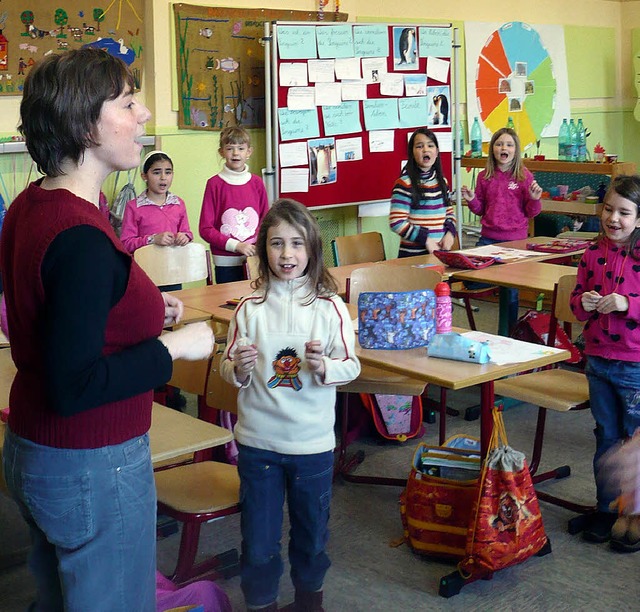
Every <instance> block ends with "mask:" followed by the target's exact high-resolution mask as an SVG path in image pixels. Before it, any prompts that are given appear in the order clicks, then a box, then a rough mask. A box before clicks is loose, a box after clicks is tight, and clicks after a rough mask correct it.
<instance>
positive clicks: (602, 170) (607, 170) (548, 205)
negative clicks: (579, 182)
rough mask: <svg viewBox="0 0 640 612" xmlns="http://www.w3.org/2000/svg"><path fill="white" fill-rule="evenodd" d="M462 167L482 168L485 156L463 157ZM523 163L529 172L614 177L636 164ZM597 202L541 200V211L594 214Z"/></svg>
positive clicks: (556, 160) (551, 161)
mask: <svg viewBox="0 0 640 612" xmlns="http://www.w3.org/2000/svg"><path fill="white" fill-rule="evenodd" d="M461 165H462V167H463V168H480V169H484V168H486V165H487V159H486V157H463V158H462V161H461ZM524 165H525V166H526V167H527V168H528V169H529V170H531V172H564V173H569V174H599V175H603V176H610V177H611V178H614V177H615V176H618V175H619V174H635V172H636V165H635V164H634V163H633V162H616V163H615V164H608V163H607V164H605V163H603V164H597V163H596V162H566V161H560V160H558V159H545V160H543V161H538V160H535V159H532V158H530V157H525V158H524ZM597 206H598V205H597V204H587V203H586V202H577V201H565V202H559V201H556V200H542V212H547V213H562V214H565V215H570V214H571V215H596V214H597Z"/></svg>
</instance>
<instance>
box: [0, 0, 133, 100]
mask: <svg viewBox="0 0 640 612" xmlns="http://www.w3.org/2000/svg"><path fill="white" fill-rule="evenodd" d="M143 18H144V0H93V1H92V2H88V1H87V0H37V2H36V0H21V1H20V2H17V1H14V2H12V3H10V4H7V3H3V4H1V5H0V95H3V96H19V95H21V94H22V89H23V87H24V79H25V77H26V75H27V74H28V73H29V70H30V69H31V67H32V66H33V65H34V64H35V63H36V62H37V61H38V60H39V59H40V58H42V57H43V56H44V55H46V54H48V53H52V52H56V53H57V52H60V51H65V50H67V49H76V48H80V47H82V46H84V45H87V44H91V45H95V46H99V47H102V48H105V49H107V50H108V51H109V52H110V53H111V54H112V55H116V56H118V57H121V58H122V59H123V60H124V61H125V62H126V63H127V64H129V66H130V67H131V70H132V72H133V76H134V79H135V82H136V88H137V89H140V82H141V79H142V41H143V40H144V35H143Z"/></svg>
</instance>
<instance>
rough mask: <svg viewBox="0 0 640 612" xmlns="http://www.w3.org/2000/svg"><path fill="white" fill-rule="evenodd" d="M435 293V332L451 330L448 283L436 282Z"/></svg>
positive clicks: (442, 332)
mask: <svg viewBox="0 0 640 612" xmlns="http://www.w3.org/2000/svg"><path fill="white" fill-rule="evenodd" d="M435 293H436V334H446V333H448V332H450V331H451V289H450V287H449V285H448V283H438V284H437V285H436V288H435Z"/></svg>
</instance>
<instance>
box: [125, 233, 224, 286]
mask: <svg viewBox="0 0 640 612" xmlns="http://www.w3.org/2000/svg"><path fill="white" fill-rule="evenodd" d="M133 258H134V259H135V260H136V262H137V263H138V264H139V265H140V267H141V268H142V269H143V270H144V271H145V272H146V273H147V275H148V276H149V278H150V279H151V280H152V281H153V282H154V283H155V284H156V285H158V286H159V287H162V286H164V285H177V284H181V283H191V282H195V281H200V280H206V281H207V285H212V284H213V275H212V272H211V257H210V256H209V250H208V249H207V248H206V247H205V246H204V245H203V244H201V243H199V242H190V243H189V244H186V245H185V246H169V247H161V246H157V245H155V244H150V245H147V246H143V247H141V248H139V249H137V250H136V251H135V252H134V254H133Z"/></svg>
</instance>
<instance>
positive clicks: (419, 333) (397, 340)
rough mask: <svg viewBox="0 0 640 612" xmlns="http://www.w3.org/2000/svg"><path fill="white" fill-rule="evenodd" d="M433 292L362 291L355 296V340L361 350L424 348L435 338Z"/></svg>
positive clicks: (425, 290) (434, 298)
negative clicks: (356, 324)
mask: <svg viewBox="0 0 640 612" xmlns="http://www.w3.org/2000/svg"><path fill="white" fill-rule="evenodd" d="M435 307H436V297H435V293H434V292H433V291H431V290H430V289H421V290H418V291H386V292H385V291H365V292H363V293H361V294H360V296H359V297H358V340H359V341H360V346H362V348H368V349H410V348H417V347H423V346H427V345H428V344H429V342H430V341H431V339H432V338H433V336H434V335H435Z"/></svg>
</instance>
